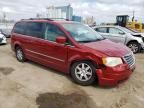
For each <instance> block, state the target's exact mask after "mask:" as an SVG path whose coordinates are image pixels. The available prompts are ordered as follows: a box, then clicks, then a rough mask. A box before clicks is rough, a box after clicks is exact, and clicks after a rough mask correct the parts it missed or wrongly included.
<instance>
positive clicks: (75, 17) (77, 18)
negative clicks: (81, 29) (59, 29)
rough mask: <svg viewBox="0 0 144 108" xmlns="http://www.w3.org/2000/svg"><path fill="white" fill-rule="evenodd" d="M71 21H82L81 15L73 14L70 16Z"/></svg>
mask: <svg viewBox="0 0 144 108" xmlns="http://www.w3.org/2000/svg"><path fill="white" fill-rule="evenodd" d="M72 21H77V22H82V17H81V16H75V15H74V16H72Z"/></svg>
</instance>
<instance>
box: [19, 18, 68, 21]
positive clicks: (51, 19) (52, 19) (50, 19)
mask: <svg viewBox="0 0 144 108" xmlns="http://www.w3.org/2000/svg"><path fill="white" fill-rule="evenodd" d="M21 20H49V21H54V20H65V21H70V20H69V19H65V18H29V19H21Z"/></svg>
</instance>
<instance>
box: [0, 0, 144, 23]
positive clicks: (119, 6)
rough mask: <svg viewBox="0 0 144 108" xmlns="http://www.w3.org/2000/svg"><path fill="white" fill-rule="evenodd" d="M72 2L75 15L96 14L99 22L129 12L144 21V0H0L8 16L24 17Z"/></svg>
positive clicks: (2, 8) (0, 13)
mask: <svg viewBox="0 0 144 108" xmlns="http://www.w3.org/2000/svg"><path fill="white" fill-rule="evenodd" d="M68 4H71V6H72V7H73V9H74V14H75V15H80V16H83V17H86V16H94V17H95V19H96V22H97V23H101V22H115V17H116V15H120V14H128V15H129V16H130V17H132V13H133V10H135V16H136V19H138V20H139V21H143V22H144V0H0V16H1V15H2V11H3V12H5V13H6V15H7V18H10V19H22V18H29V17H35V16H36V13H42V14H45V12H46V9H45V8H46V7H48V6H52V5H53V6H63V5H68Z"/></svg>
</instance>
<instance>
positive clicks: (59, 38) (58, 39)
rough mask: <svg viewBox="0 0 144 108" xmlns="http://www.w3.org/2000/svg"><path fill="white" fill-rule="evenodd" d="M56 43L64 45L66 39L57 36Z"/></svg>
mask: <svg viewBox="0 0 144 108" xmlns="http://www.w3.org/2000/svg"><path fill="white" fill-rule="evenodd" d="M56 42H57V43H59V44H64V43H66V38H65V37H64V36H58V37H57V38H56Z"/></svg>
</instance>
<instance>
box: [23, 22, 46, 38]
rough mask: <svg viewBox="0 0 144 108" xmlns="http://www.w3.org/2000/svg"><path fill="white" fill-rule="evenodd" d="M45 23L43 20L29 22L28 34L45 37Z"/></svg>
mask: <svg viewBox="0 0 144 108" xmlns="http://www.w3.org/2000/svg"><path fill="white" fill-rule="evenodd" d="M43 27H44V23H41V22H27V26H26V35H29V36H33V37H38V38H43V36H44V35H43Z"/></svg>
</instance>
